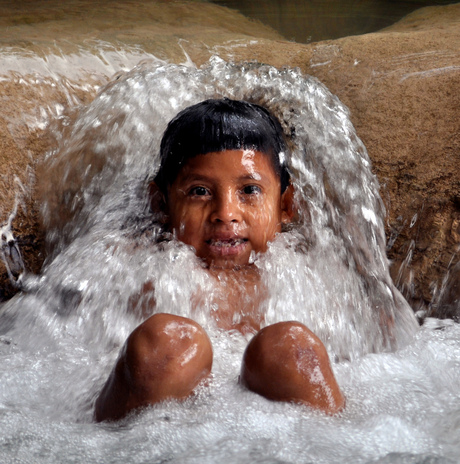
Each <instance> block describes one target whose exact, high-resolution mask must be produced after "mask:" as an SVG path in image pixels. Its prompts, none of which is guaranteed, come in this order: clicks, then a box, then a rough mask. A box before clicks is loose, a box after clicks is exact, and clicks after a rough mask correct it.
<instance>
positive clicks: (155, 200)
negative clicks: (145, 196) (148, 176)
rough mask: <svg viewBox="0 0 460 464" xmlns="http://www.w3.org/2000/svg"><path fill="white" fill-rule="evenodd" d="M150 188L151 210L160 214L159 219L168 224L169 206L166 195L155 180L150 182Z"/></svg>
mask: <svg viewBox="0 0 460 464" xmlns="http://www.w3.org/2000/svg"><path fill="white" fill-rule="evenodd" d="M148 190H149V206H150V210H151V211H152V212H153V213H155V214H158V218H159V221H160V222H161V223H162V224H166V223H167V222H168V207H167V203H166V198H165V196H164V195H163V193H162V192H161V190H160V189H159V187H158V185H157V184H156V183H155V182H150V184H149V187H148Z"/></svg>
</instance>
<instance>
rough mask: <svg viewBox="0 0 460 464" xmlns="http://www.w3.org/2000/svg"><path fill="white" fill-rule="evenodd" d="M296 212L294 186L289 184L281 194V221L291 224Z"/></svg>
mask: <svg viewBox="0 0 460 464" xmlns="http://www.w3.org/2000/svg"><path fill="white" fill-rule="evenodd" d="M294 214H295V208H294V186H293V185H292V184H289V185H288V186H287V188H286V190H285V191H284V192H283V194H282V195H281V222H282V223H283V224H289V223H290V222H292V218H293V217H294Z"/></svg>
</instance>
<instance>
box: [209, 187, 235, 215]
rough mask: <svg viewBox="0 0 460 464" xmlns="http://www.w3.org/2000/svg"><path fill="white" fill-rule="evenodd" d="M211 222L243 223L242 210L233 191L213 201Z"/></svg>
mask: <svg viewBox="0 0 460 464" xmlns="http://www.w3.org/2000/svg"><path fill="white" fill-rule="evenodd" d="M210 219H211V222H213V223H215V222H222V223H231V222H241V220H242V216H241V208H240V203H239V201H238V198H237V197H236V195H233V193H232V192H231V191H228V192H225V193H223V194H222V195H218V196H216V198H215V199H214V201H213V209H212V213H211V218H210Z"/></svg>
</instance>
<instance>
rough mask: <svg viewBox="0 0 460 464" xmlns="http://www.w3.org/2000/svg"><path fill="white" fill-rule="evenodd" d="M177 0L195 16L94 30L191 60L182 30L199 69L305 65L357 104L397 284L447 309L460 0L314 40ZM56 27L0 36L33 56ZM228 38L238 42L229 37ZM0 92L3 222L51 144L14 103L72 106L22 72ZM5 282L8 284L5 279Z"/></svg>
mask: <svg viewBox="0 0 460 464" xmlns="http://www.w3.org/2000/svg"><path fill="white" fill-rule="evenodd" d="M77 3H78V2H77ZM158 3H162V2H158ZM167 4H169V3H164V5H167ZM174 5H175V6H174V7H175V8H185V9H186V13H187V15H185V16H184V15H183V16H180V15H179V16H180V17H182V18H183V20H180V17H176V16H174V18H175V19H171V18H172V16H171V17H170V16H168V15H169V14H172V13H171V12H169V13H168V12H166V13H164V15H165V16H164V17H163V20H164V22H165V24H167V27H166V28H165V27H163V26H161V24H160V22H157V23H156V24H153V25H149V23H148V21H145V22H143V23H142V24H140V25H139V27H137V28H136V29H135V31H134V30H132V27H131V26H129V24H125V26H124V27H123V28H122V29H117V28H112V29H110V27H107V26H104V28H102V26H100V30H99V32H98V31H96V32H95V30H93V31H92V32H91V34H92V35H94V36H95V37H97V38H98V39H103V40H108V41H110V40H112V39H114V38H115V39H116V40H119V41H121V42H123V43H126V44H128V45H133V44H142V47H143V49H144V50H146V51H148V52H149V53H153V54H157V55H158V56H160V57H162V58H168V59H170V60H171V61H177V62H182V61H184V55H183V52H182V50H181V48H180V46H179V45H178V38H180V37H186V38H187V39H188V40H189V41H188V42H182V43H181V46H182V47H183V48H184V50H185V51H186V52H187V53H188V54H189V55H190V57H191V58H192V60H193V61H194V62H195V63H196V64H198V65H200V64H203V63H205V62H206V61H207V60H208V59H209V57H210V56H211V55H212V54H219V55H220V56H222V57H223V58H226V59H230V60H236V61H240V60H257V61H260V62H265V63H269V64H272V65H275V66H278V67H279V66H284V65H288V66H298V67H300V68H301V69H302V70H303V71H304V72H305V73H308V74H312V75H314V76H316V77H317V78H318V79H320V80H321V81H322V82H323V83H324V84H326V85H327V86H328V87H329V88H330V90H331V91H332V92H333V93H335V94H337V95H338V96H339V98H340V99H341V100H342V101H343V102H344V103H345V104H346V105H347V106H348V107H349V108H350V112H351V118H352V121H353V123H354V125H355V127H356V129H357V132H358V135H359V136H360V137H361V139H362V140H363V142H364V143H365V145H366V147H367V149H368V152H369V155H370V157H371V159H372V161H373V165H374V170H375V173H376V174H377V176H378V177H379V180H380V183H381V193H382V197H383V199H384V202H385V204H386V207H387V211H388V220H387V236H388V240H389V257H390V258H391V259H392V261H393V266H392V273H393V277H394V279H395V281H396V283H397V284H398V286H399V288H400V289H401V290H402V291H403V293H404V295H405V296H406V297H407V298H408V299H409V301H410V302H411V304H412V305H413V307H414V309H419V308H428V307H430V305H431V303H432V302H433V303H434V304H433V305H432V308H433V309H434V310H436V311H440V310H439V302H440V301H442V302H443V304H445V305H447V304H450V303H449V301H446V300H445V298H447V297H446V296H445V295H444V296H443V295H440V294H439V289H440V288H441V286H442V282H443V278H444V277H446V272H447V270H448V269H449V268H453V266H454V265H455V264H456V263H457V262H458V261H459V257H458V256H459V255H458V247H459V245H460V176H459V172H458V171H459V170H458V166H459V164H460V135H459V132H460V131H459V128H460V127H459V126H460V124H459V109H460V101H459V99H460V97H459V95H460V92H459V88H460V85H459V84H460V51H459V46H458V44H459V43H460V4H457V5H450V6H444V7H432V8H425V9H422V10H419V11H417V12H415V13H413V14H412V15H410V16H408V17H407V18H405V19H404V20H403V21H401V22H399V23H397V24H395V25H394V26H392V27H390V28H388V29H385V30H383V31H381V32H378V33H373V34H366V35H362V36H353V37H346V38H343V39H339V40H334V41H323V42H318V43H313V44H308V45H301V44H297V43H293V42H287V41H284V40H282V38H281V37H279V36H277V35H276V33H274V32H273V31H271V30H269V29H264V28H263V27H262V26H261V25H260V24H258V23H253V22H246V23H245V24H242V21H243V20H242V19H241V18H242V17H241V16H239V15H237V18H236V19H235V16H234V15H235V14H236V13H232V12H230V11H229V10H226V9H222V10H218V11H217V10H216V12H215V14H216V15H217V16H216V17H217V19H216V21H215V22H214V23H213V24H208V25H207V26H206V27H204V23H203V21H205V19H203V18H205V17H208V16H206V14H204V9H205V6H204V5H203V4H201V5H200V6H199V7H196V5H195V6H194V7H193V8H189V7H187V6H184V5H183V4H181V3H180V2H177V4H176V3H174ZM212 8H219V7H216V6H213V7H212ZM184 11H185V10H184ZM144 14H145V15H146V16H147V14H150V13H148V12H144ZM174 14H177V11H176V13H174ZM194 15H195V16H194ZM186 16H187V17H188V18H189V19H190V18H192V23H193V24H192V26H190V27H189V26H188V25H186V24H185V22H184V21H185V19H184V18H185V17H186ZM193 18H195V19H193ZM42 19H43V18H42ZM238 19H239V20H238ZM243 19H244V18H243ZM3 21H6V20H5V19H3ZM46 21H48V19H47V20H46ZM62 21H63V20H62V19H61V18H57V19H56V21H54V22H53V23H52V27H55V29H53V30H54V31H55V32H56V33H59V34H62V35H63V36H64V37H66V38H67V39H68V40H70V41H72V40H77V39H76V37H78V31H79V29H78V28H79V27H82V26H81V20H80V25H79V24H78V21H77V22H76V23H75V24H74V25H73V26H72V27H70V26H68V25H66V24H65V23H64V22H62ZM181 21H182V22H181ZM193 21H195V22H193ZM18 22H20V21H19V20H18ZM38 22H39V21H38ZM42 22H45V20H43V21H42ZM96 23H97V21H96ZM96 23H95V24H96ZM49 26H50V24H49V23H48V25H46V24H38V25H36V28H38V29H34V30H35V33H34V34H35V35H34V34H29V37H28V38H27V40H26V39H25V34H26V33H27V30H26V29H27V28H24V26H23V25H19V26H17V29H14V34H15V35H8V37H6V36H3V37H1V35H0V40H1V41H2V43H5V41H10V42H11V41H13V42H14V44H15V46H19V44H20V43H21V40H22V43H23V44H25V45H24V46H25V47H30V48H31V49H33V50H34V52H35V53H36V52H37V50H36V48H37V43H39V44H41V45H40V47H42V48H40V47H39V48H40V50H44V49H45V48H46V47H45V46H44V45H43V43H42V42H40V41H43V40H45V39H46V37H44V36H43V35H40V34H45V31H47V30H50V29H49ZM186 26H187V27H186ZM95 27H96V26H95ZM97 27H99V26H97ZM130 27H131V29H130ZM155 28H156V29H155ZM37 31H38V32H37ZM40 31H41V32H40ZM29 32H30V31H29ZM39 32H40V33H39ZM201 32H204V35H203V36H200V33H201ZM160 36H161V37H160ZM34 37H35V38H34ZM254 37H258V39H257V40H254ZM198 38H199V39H198ZM230 39H232V40H233V41H232V42H230V43H229V42H228V40H230ZM34 40H35V42H34ZM69 50H70V49H69ZM8 85H9V84H8ZM11 85H13V84H11ZM43 89H44V90H43ZM47 92H49V93H47ZM79 92H80V93H81V95H79V98H78V99H77V100H79V101H82V102H84V101H87V100H88V99H90V98H91V97H92V94H91V92H89V93H88V94H86V95H85V92H84V91H83V90H81V89H80V90H79ZM29 93H30V94H29ZM75 93H78V91H77V90H75ZM0 97H1V98H2V101H3V102H4V103H5V102H6V103H5V104H6V106H5V108H6V110H5V109H3V111H2V114H1V115H0V144H1V148H2V154H1V155H0V156H3V158H2V166H3V167H2V177H1V179H2V182H3V185H2V192H1V197H0V205H2V210H1V214H2V216H1V217H0V220H1V221H4V220H5V217H7V216H8V213H9V211H10V210H11V205H12V202H14V192H15V190H14V188H13V187H14V182H13V179H14V175H15V174H16V175H19V177H20V178H21V180H22V181H23V183H24V184H27V185H28V186H31V185H32V184H31V183H30V182H28V181H27V179H26V178H27V176H28V174H26V172H27V171H26V167H27V166H31V168H32V173H33V172H34V163H35V162H36V160H39V159H40V158H41V156H43V153H44V151H46V149H47V148H48V147H49V146H50V145H52V141H51V140H48V139H47V138H46V134H45V133H43V131H42V130H41V129H40V128H34V129H33V130H32V129H31V127H30V126H28V125H27V124H26V123H24V121H22V120H21V118H19V120H18V117H17V114H16V113H17V110H18V107H19V108H21V111H22V112H23V113H24V114H34V111H35V112H36V111H38V108H40V107H41V108H46V107H47V104H48V103H49V101H57V102H60V103H61V104H62V105H63V106H66V105H67V106H68V105H69V102H68V99H67V97H66V95H65V94H64V93H63V92H60V91H59V90H56V89H54V90H53V89H51V88H49V87H47V86H46V85H44V86H43V87H40V88H35V89H33V88H32V87H30V86H26V85H23V84H20V82H19V80H18V81H16V82H15V83H14V85H13V87H11V88H7V83H5V82H2V83H0ZM17 101H19V104H18V103H15V102H17ZM73 104H75V103H73ZM34 105H35V106H34ZM18 121H19V122H18ZM21 121H22V122H21ZM12 122H13V124H12ZM21 124H22V125H21ZM27 204H28V205H29V206H28V208H29V209H28V210H27V212H26V213H25V214H23V212H22V210H21V211H20V215H19V216H18V218H17V221H15V222H14V227H15V229H16V231H17V236H18V237H19V239H20V240H23V239H22V238H21V237H23V236H24V237H26V236H28V237H30V239H28V240H29V241H30V243H32V244H33V245H32V246H31V248H30V249H29V250H27V249H26V247H25V246H23V253H24V257H25V260H26V263H27V265H28V266H29V268H30V269H32V270H34V271H36V270H37V269H38V268H39V264H40V262H41V259H42V258H41V257H40V254H39V251H38V250H39V249H40V246H39V243H40V239H39V238H38V239H37V240H36V237H41V234H40V232H39V231H38V230H37V228H36V225H35V224H36V222H35V220H34V214H35V210H34V209H33V206H32V204H31V203H27ZM21 221H22V224H21V225H20V223H21ZM35 241H36V243H37V247H35V246H34V244H35ZM24 243H25V242H24ZM0 267H1V263H0ZM1 272H2V271H1V269H0V273H1ZM455 275H456V274H455ZM3 277H5V274H3ZM450 280H452V278H450ZM3 281H4V280H3ZM453 286H454V285H453V284H450V287H449V288H453ZM0 288H5V285H2V284H1V283H0ZM452 294H454V295H455V294H456V293H455V291H452ZM0 297H1V295H0ZM441 313H442V311H440V312H439V314H441ZM434 314H436V313H434Z"/></svg>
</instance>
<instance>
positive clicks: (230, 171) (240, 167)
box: [178, 149, 280, 183]
mask: <svg viewBox="0 0 460 464" xmlns="http://www.w3.org/2000/svg"><path fill="white" fill-rule="evenodd" d="M201 175H203V176H211V177H214V178H215V177H229V178H232V177H250V178H253V179H254V180H266V181H267V182H274V183H279V182H280V179H279V175H278V174H277V173H276V171H275V169H274V167H273V162H272V159H271V157H270V155H267V154H265V153H263V152H260V151H257V150H250V149H241V150H223V151H219V152H214V153H207V154H205V155H198V156H194V157H193V158H190V159H189V160H188V161H187V163H186V164H185V166H184V167H183V168H182V170H181V171H180V172H179V176H178V179H181V180H184V179H185V178H189V177H193V176H201Z"/></svg>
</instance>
